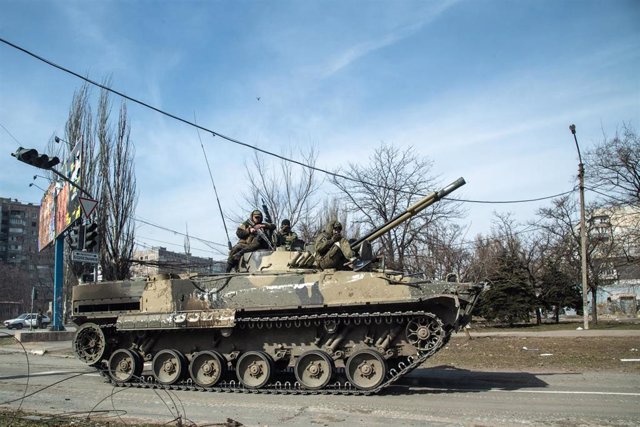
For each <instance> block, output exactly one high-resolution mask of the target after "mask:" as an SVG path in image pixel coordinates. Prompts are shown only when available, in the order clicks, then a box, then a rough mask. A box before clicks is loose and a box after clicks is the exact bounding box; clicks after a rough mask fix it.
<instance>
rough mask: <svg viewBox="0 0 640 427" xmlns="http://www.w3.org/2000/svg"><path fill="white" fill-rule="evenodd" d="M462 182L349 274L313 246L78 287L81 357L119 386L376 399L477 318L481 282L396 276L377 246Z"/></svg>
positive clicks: (363, 244) (362, 253)
mask: <svg viewBox="0 0 640 427" xmlns="http://www.w3.org/2000/svg"><path fill="white" fill-rule="evenodd" d="M464 183H465V182H464V180H463V179H462V178H460V179H458V180H457V181H455V182H454V183H452V184H450V185H449V186H447V187H445V188H444V189H442V190H440V191H438V192H434V193H431V194H429V195H427V196H426V197H424V198H423V199H422V200H420V201H419V202H417V203H416V204H414V205H413V206H411V207H410V208H409V209H407V210H406V211H405V212H403V213H402V214H401V215H398V216H397V217H395V218H393V219H391V220H390V221H388V222H387V223H386V224H384V225H382V226H380V227H379V228H377V229H375V230H373V231H372V232H370V233H368V234H367V235H366V236H364V237H363V238H361V239H359V240H358V241H356V242H354V243H353V244H352V247H353V249H355V250H356V253H357V254H359V258H358V259H355V260H352V262H351V263H349V265H347V266H345V267H344V268H340V269H324V270H323V269H321V268H319V267H318V265H317V261H316V259H315V257H314V254H313V252H312V251H310V250H296V251H284V250H273V251H271V250H260V251H256V252H250V253H247V254H244V256H243V258H242V259H241V262H240V265H239V271H238V272H233V273H224V274H222V273H220V274H214V275H207V276H194V275H187V274H184V275H157V276H154V277H149V278H148V279H147V280H140V281H135V280H132V281H118V282H102V283H96V284H84V285H79V286H76V287H74V289H73V295H72V306H73V314H72V320H73V321H74V322H75V323H76V324H77V325H78V328H77V331H76V334H75V336H74V339H73V349H74V352H75V354H76V356H77V357H78V358H79V359H80V360H81V361H83V362H84V363H86V364H88V365H91V366H94V367H95V368H96V369H98V370H99V372H101V373H102V374H103V375H104V377H105V378H106V379H107V380H108V381H110V382H112V383H113V384H114V385H119V386H129V387H131V386H135V387H154V388H172V389H175V388H178V389H191V390H211V391H239V392H267V393H342V394H372V393H376V392H379V391H380V390H382V389H384V388H386V387H388V386H389V385H391V384H393V383H394V382H395V381H397V380H398V379H400V378H401V377H402V376H404V375H406V374H407V373H409V372H410V371H411V370H413V369H415V368H416V367H418V366H419V365H421V364H422V363H423V362H424V361H425V360H427V359H428V358H429V357H430V356H432V355H433V354H435V353H436V352H437V351H438V350H440V349H441V348H442V347H443V346H444V344H445V343H446V342H447V340H448V339H449V337H450V336H451V334H452V333H453V332H454V331H456V330H458V329H459V328H461V327H463V326H465V325H466V324H467V323H468V322H469V320H470V316H471V310H472V308H473V306H474V304H475V302H476V300H477V298H478V295H479V294H480V292H481V290H482V287H483V286H482V284H481V283H460V282H458V281H457V280H454V277H453V276H452V277H449V278H448V280H444V281H432V280H426V279H422V278H418V277H411V276H407V275H404V274H403V273H402V272H399V271H392V270H389V269H387V268H385V266H384V260H380V259H376V258H374V257H373V256H372V255H371V242H373V241H374V240H375V239H377V238H379V237H380V236H381V235H383V234H384V233H386V232H388V231H389V230H390V229H392V228H394V227H397V226H398V225H400V224H402V223H404V222H405V221H407V220H409V219H410V218H411V217H412V216H414V215H416V214H417V213H418V212H420V211H421V210H423V209H425V208H426V207H428V206H430V205H431V204H433V203H435V202H437V201H438V200H440V199H441V198H443V197H445V196H446V195H447V194H449V193H451V192H452V191H454V190H455V189H457V188H459V187H460V186H462V185H464Z"/></svg>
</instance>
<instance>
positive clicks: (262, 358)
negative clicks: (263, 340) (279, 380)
mask: <svg viewBox="0 0 640 427" xmlns="http://www.w3.org/2000/svg"><path fill="white" fill-rule="evenodd" d="M272 372H273V360H272V359H271V356H269V355H268V354H267V353H265V352H262V351H247V352H246V353H244V354H243V355H242V356H240V359H238V363H237V364H236V375H237V376H238V379H239V380H240V382H241V383H242V384H244V386H245V387H247V388H262V387H264V386H265V385H267V383H268V382H269V378H270V377H271V373H272Z"/></svg>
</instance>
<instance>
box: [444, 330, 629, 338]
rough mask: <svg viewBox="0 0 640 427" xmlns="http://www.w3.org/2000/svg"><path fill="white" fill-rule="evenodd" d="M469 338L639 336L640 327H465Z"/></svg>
mask: <svg viewBox="0 0 640 427" xmlns="http://www.w3.org/2000/svg"><path fill="white" fill-rule="evenodd" d="M467 331H469V333H470V334H471V338H476V337H500V336H504V337H550V338H561V337H567V338H577V337H640V329H587V330H584V329H581V330H577V329H567V330H562V331H513V330H509V331H487V332H483V331H482V329H473V328H471V329H467ZM453 337H463V338H466V335H465V332H464V331H460V332H457V333H455V334H454V335H453Z"/></svg>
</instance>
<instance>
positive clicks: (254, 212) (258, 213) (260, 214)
mask: <svg viewBox="0 0 640 427" xmlns="http://www.w3.org/2000/svg"><path fill="white" fill-rule="evenodd" d="M251 216H252V217H254V216H262V212H260V211H259V210H258V209H255V210H254V211H253V212H251Z"/></svg>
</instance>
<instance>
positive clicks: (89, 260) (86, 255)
mask: <svg viewBox="0 0 640 427" xmlns="http://www.w3.org/2000/svg"><path fill="white" fill-rule="evenodd" d="M71 261H75V262H82V263H85V264H97V263H98V254H97V253H95V252H84V251H71Z"/></svg>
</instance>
